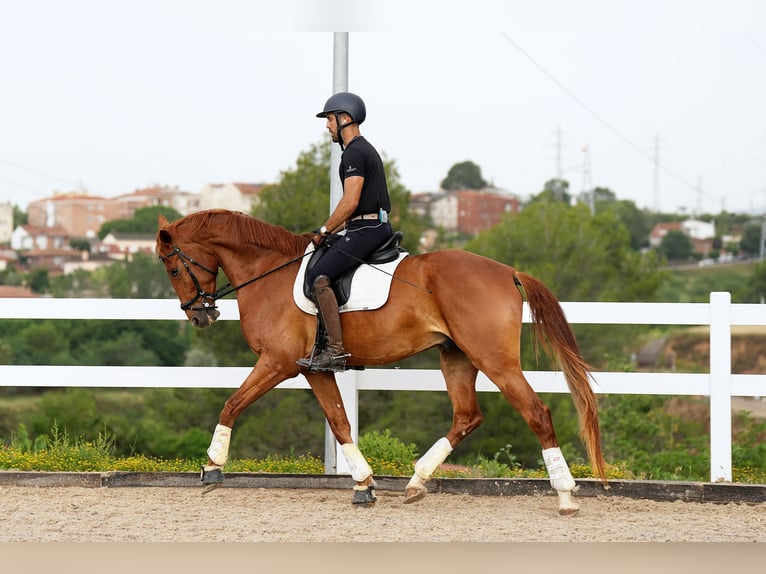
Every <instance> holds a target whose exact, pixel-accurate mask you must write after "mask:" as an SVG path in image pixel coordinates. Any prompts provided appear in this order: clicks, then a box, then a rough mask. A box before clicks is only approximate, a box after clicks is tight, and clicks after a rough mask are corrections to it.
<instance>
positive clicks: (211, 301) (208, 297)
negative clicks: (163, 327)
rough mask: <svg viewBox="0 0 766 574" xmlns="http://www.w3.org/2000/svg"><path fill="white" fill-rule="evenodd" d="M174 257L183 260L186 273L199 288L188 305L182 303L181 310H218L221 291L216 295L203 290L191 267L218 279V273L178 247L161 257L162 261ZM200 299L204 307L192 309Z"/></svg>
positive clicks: (216, 292) (217, 291)
mask: <svg viewBox="0 0 766 574" xmlns="http://www.w3.org/2000/svg"><path fill="white" fill-rule="evenodd" d="M173 255H177V256H178V258H179V259H180V260H181V263H182V264H183V266H184V268H185V269H186V272H187V273H188V274H189V277H191V280H192V281H193V282H194V287H196V288H197V293H196V295H194V297H192V298H191V299H189V300H188V301H187V302H186V303H181V310H182V311H189V310H191V311H209V310H211V309H216V308H217V307H216V304H215V302H216V301H217V300H218V299H220V298H221V293H220V292H219V290H216V291H215V293H210V292H209V291H205V290H204V289H203V288H202V285H201V284H200V282H199V279H197V276H196V275H195V274H194V271H192V268H191V267H190V266H189V264H191V265H195V266H197V267H199V268H200V269H202V270H203V271H207V272H208V273H210V274H211V275H212V276H214V277H217V276H218V273H217V272H216V271H213V270H212V269H208V268H207V267H205V266H204V265H202V263H200V262H199V261H195V260H194V259H192V258H191V257H189V256H188V255H186V253H184V252H183V251H181V249H180V248H179V247H178V246H174V247H173V251H171V252H170V253H168V254H167V255H160V261H165V259H167V258H168V257H173ZM199 299H202V306H201V307H192V305H194V303H196V302H197V301H198V300H199Z"/></svg>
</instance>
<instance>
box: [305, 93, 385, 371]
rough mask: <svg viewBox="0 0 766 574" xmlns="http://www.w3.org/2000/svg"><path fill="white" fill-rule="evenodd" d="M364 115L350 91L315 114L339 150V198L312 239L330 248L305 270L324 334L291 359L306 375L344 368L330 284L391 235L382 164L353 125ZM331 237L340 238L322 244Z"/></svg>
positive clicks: (356, 97)
mask: <svg viewBox="0 0 766 574" xmlns="http://www.w3.org/2000/svg"><path fill="white" fill-rule="evenodd" d="M366 116H367V110H366V106H365V105H364V101H362V98H360V97H359V96H357V95H356V94H352V93H350V92H339V93H337V94H335V95H333V96H331V97H330V99H328V100H327V102H326V103H325V105H324V109H323V110H322V111H321V112H319V113H318V114H317V117H318V118H326V120H327V124H326V125H327V129H328V131H329V132H330V137H331V138H332V141H334V142H337V143H338V144H339V145H340V147H341V149H342V150H343V154H342V155H341V158H340V166H339V169H338V171H339V175H340V180H341V182H342V184H343V196H342V197H341V199H340V201H339V202H338V205H337V206H336V207H335V209H334V210H333V212H332V213H331V214H330V217H329V218H328V219H327V221H326V222H325V223H324V225H322V227H320V228H319V229H318V230H317V232H316V233H315V234H314V238H313V242H314V245H315V246H317V247H319V246H321V245H324V244H327V245H330V248H329V249H327V251H326V253H325V254H324V255H323V256H322V258H321V259H320V260H319V261H318V262H317V263H316V264H315V265H314V266H313V267H312V268H311V269H310V270H309V276H308V283H309V285H311V297H312V299H313V301H314V302H315V303H316V305H317V309H318V311H319V316H320V318H321V321H322V323H323V325H324V328H325V330H326V332H327V345H326V347H325V348H324V349H322V350H321V351H320V352H319V353H318V354H317V355H314V354H313V352H312V353H310V354H309V355H308V356H307V357H305V358H303V359H299V360H298V361H297V363H298V365H300V366H301V367H303V368H306V369H308V370H309V371H310V372H318V371H333V372H337V371H343V370H345V368H346V357H348V355H347V353H346V350H345V348H344V346H343V333H342V331H341V324H340V313H339V311H338V301H337V299H336V298H335V293H334V292H333V289H332V285H333V283H334V282H335V281H337V280H338V279H339V278H340V277H341V276H342V275H343V273H344V272H346V271H348V270H349V269H350V268H352V267H354V266H356V265H357V264H358V263H359V262H360V261H362V260H364V258H365V257H366V256H368V255H369V254H370V253H372V252H373V251H374V250H375V248H376V247H378V246H380V245H381V244H382V243H383V242H385V241H386V240H387V239H389V238H390V237H391V235H392V233H393V231H392V229H391V224H390V223H389V222H388V214H389V212H390V211H391V200H390V198H389V195H388V186H387V185H386V174H385V171H384V169H383V161H382V160H381V158H380V154H378V152H377V151H376V150H375V148H374V147H373V146H372V145H371V144H370V142H368V141H367V140H366V139H365V138H364V137H363V136H362V135H361V133H360V131H359V124H361V123H362V122H363V121H364V120H365V118H366ZM333 234H339V235H340V236H339V237H334V238H332V239H331V240H330V241H328V239H329V236H330V235H333Z"/></svg>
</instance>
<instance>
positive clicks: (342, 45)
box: [330, 32, 348, 213]
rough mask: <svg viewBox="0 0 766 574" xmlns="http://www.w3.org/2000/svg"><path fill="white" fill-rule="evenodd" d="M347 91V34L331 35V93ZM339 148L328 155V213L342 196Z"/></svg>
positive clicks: (333, 148) (337, 146)
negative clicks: (339, 173) (339, 175)
mask: <svg viewBox="0 0 766 574" xmlns="http://www.w3.org/2000/svg"><path fill="white" fill-rule="evenodd" d="M347 91H348V32H335V33H334V34H333V63H332V93H333V94H337V93H338V92H347ZM340 154H341V151H340V146H339V145H333V146H332V151H331V153H330V213H332V211H333V210H334V209H335V206H336V205H338V202H339V201H340V198H341V197H342V196H343V189H342V188H341V185H340V178H339V177H338V166H339V165H340Z"/></svg>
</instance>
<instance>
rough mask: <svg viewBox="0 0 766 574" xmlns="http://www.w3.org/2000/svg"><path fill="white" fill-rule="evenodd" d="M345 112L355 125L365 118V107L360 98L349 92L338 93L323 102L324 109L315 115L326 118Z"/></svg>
mask: <svg viewBox="0 0 766 574" xmlns="http://www.w3.org/2000/svg"><path fill="white" fill-rule="evenodd" d="M338 112H345V113H347V114H348V115H350V116H351V119H352V120H353V121H355V122H356V123H357V124H361V123H362V122H363V121H364V119H365V118H366V117H367V107H366V106H365V105H364V101H362V98H360V97H359V96H357V95H356V94H352V93H351V92H338V93H337V94H333V95H332V96H330V98H329V99H328V100H327V102H325V105H324V109H323V110H322V111H321V112H319V113H318V114H317V117H318V118H326V117H327V115H328V114H332V113H338Z"/></svg>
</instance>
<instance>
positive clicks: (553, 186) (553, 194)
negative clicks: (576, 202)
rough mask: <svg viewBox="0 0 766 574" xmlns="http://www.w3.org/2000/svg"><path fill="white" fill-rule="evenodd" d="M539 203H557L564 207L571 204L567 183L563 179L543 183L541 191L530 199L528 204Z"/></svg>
mask: <svg viewBox="0 0 766 574" xmlns="http://www.w3.org/2000/svg"><path fill="white" fill-rule="evenodd" d="M539 201H544V202H549V201H559V202H561V203H564V204H566V205H569V204H571V203H572V195H571V194H570V193H569V182H568V181H567V180H565V179H556V178H554V179H549V180H548V181H546V182H545V186H544V187H543V190H542V191H541V192H540V193H538V194H537V195H536V196H534V197H532V199H531V200H530V203H536V202H539Z"/></svg>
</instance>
